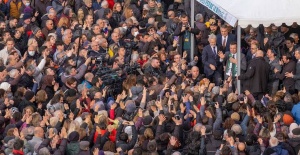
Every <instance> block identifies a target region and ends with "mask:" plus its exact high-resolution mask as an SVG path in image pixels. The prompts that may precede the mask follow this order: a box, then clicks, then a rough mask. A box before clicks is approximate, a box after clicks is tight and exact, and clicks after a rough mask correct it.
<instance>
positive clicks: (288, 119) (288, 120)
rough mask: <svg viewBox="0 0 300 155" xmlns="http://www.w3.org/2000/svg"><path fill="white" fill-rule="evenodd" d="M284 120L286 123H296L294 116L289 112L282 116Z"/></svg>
mask: <svg viewBox="0 0 300 155" xmlns="http://www.w3.org/2000/svg"><path fill="white" fill-rule="evenodd" d="M282 121H283V123H284V124H285V125H290V124H292V123H294V118H293V116H291V115H290V114H289V113H285V114H283V116H282Z"/></svg>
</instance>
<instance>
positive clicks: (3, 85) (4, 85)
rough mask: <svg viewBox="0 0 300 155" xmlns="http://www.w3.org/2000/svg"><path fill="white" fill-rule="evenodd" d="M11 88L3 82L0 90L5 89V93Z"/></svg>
mask: <svg viewBox="0 0 300 155" xmlns="http://www.w3.org/2000/svg"><path fill="white" fill-rule="evenodd" d="M9 88H10V84H9V83H7V82H2V83H1V85H0V89H4V90H5V91H7V90H8V89H9Z"/></svg>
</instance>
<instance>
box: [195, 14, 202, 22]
mask: <svg viewBox="0 0 300 155" xmlns="http://www.w3.org/2000/svg"><path fill="white" fill-rule="evenodd" d="M200 19H203V15H202V14H201V13H198V14H197V15H196V17H195V20H196V21H198V20H200Z"/></svg>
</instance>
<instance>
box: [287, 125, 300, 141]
mask: <svg viewBox="0 0 300 155" xmlns="http://www.w3.org/2000/svg"><path fill="white" fill-rule="evenodd" d="M298 128H299V126H298V124H297V123H292V124H291V125H290V128H289V134H288V136H289V137H290V138H293V137H295V136H296V135H295V134H294V133H296V134H297V132H295V131H297V130H298ZM295 129H297V130H295Z"/></svg>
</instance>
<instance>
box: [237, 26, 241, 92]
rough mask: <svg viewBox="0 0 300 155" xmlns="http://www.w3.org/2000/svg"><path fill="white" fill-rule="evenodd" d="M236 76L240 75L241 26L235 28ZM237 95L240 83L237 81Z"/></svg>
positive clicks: (239, 90)
mask: <svg viewBox="0 0 300 155" xmlns="http://www.w3.org/2000/svg"><path fill="white" fill-rule="evenodd" d="M237 60H238V64H237V75H238V76H239V75H240V74H241V26H240V25H238V26H237ZM237 89H238V94H241V81H240V80H238V81H237Z"/></svg>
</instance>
